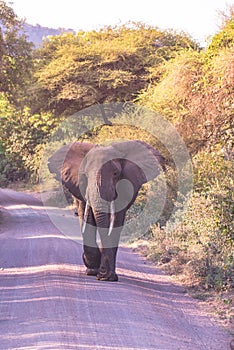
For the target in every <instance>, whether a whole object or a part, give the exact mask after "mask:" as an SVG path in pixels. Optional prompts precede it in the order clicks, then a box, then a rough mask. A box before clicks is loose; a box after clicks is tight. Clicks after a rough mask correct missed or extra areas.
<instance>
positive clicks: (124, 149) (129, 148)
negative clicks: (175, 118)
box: [112, 140, 165, 184]
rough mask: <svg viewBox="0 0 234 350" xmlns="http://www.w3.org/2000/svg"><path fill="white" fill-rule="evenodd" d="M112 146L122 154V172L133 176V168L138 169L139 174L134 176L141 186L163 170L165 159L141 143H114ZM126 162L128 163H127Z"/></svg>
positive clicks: (147, 145)
mask: <svg viewBox="0 0 234 350" xmlns="http://www.w3.org/2000/svg"><path fill="white" fill-rule="evenodd" d="M112 146H113V147H115V148H117V149H118V150H119V151H120V152H121V153H122V157H123V159H125V160H126V161H125V162H124V163H125V165H124V167H123V172H125V173H127V172H128V173H129V172H131V173H132V175H131V176H133V174H134V166H135V165H137V166H138V168H140V170H141V174H139V171H138V172H136V176H138V182H141V184H143V183H145V182H147V181H150V180H152V179H154V178H155V177H157V176H158V175H159V173H160V172H161V170H162V169H163V168H164V162H165V159H164V158H163V156H162V155H161V154H160V153H159V151H157V150H156V149H154V148H153V147H151V146H150V145H149V144H147V143H145V142H143V141H138V140H137V141H125V142H116V143H113V144H112ZM127 160H128V161H130V162H127ZM133 163H134V164H133ZM135 168H136V167H135ZM139 177H140V178H139Z"/></svg>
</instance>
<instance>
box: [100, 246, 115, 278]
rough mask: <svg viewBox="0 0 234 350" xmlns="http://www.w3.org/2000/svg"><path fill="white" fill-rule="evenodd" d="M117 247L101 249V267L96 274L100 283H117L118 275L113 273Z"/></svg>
mask: <svg viewBox="0 0 234 350" xmlns="http://www.w3.org/2000/svg"><path fill="white" fill-rule="evenodd" d="M117 250H118V247H113V248H102V256H101V265H100V268H99V272H98V274H97V279H98V280H100V281H111V282H115V281H118V275H117V274H116V272H115V268H116V255H117Z"/></svg>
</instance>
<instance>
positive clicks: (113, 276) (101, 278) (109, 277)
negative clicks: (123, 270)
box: [97, 272, 118, 282]
mask: <svg viewBox="0 0 234 350" xmlns="http://www.w3.org/2000/svg"><path fill="white" fill-rule="evenodd" d="M97 279H98V280H99V281H109V282H117V281H118V275H117V274H116V273H115V272H112V273H111V274H105V273H101V272H99V273H98V274H97Z"/></svg>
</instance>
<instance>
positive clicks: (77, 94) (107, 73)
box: [32, 23, 197, 116]
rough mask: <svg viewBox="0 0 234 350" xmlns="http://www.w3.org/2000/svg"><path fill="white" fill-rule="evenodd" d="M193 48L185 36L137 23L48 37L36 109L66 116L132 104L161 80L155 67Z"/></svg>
mask: <svg viewBox="0 0 234 350" xmlns="http://www.w3.org/2000/svg"><path fill="white" fill-rule="evenodd" d="M190 47H192V48H197V45H196V44H195V43H194V42H193V41H192V40H191V39H190V38H188V37H187V36H186V35H184V34H183V35H182V34H176V33H173V32H171V31H160V30H158V29H157V28H153V27H147V26H145V25H143V24H139V23H138V24H129V25H124V26H121V27H114V28H112V27H106V28H104V29H102V30H100V31H99V32H97V31H91V32H78V33H77V34H76V35H73V34H71V33H70V34H63V35H60V36H57V37H50V38H49V40H47V41H45V42H44V45H43V47H42V49H41V50H39V51H38V52H37V58H38V62H39V63H38V70H37V73H36V79H37V82H36V85H35V86H34V91H33V92H34V96H35V99H34V100H33V101H32V106H33V111H34V112H38V110H41V109H42V110H48V109H53V110H54V112H55V115H57V116H58V115H65V116H66V115H70V114H72V113H74V112H76V111H79V110H81V109H83V108H85V107H88V106H90V105H93V104H95V103H100V104H101V103H104V102H117V101H132V100H134V99H135V98H136V96H137V94H138V92H139V90H141V89H143V88H145V87H146V86H147V85H148V84H149V83H150V82H151V81H152V79H157V78H158V77H157V74H155V73H154V74H152V69H154V68H155V66H157V67H158V66H159V65H160V64H161V63H162V62H163V61H164V60H169V59H170V58H172V57H174V55H175V52H177V51H179V50H181V49H185V48H190ZM38 96H39V100H38ZM36 97H37V98H36ZM34 108H35V109H34Z"/></svg>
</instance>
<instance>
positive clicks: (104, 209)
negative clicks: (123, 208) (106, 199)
mask: <svg viewBox="0 0 234 350" xmlns="http://www.w3.org/2000/svg"><path fill="white" fill-rule="evenodd" d="M90 208H92V210H93V215H94V219H95V221H96V225H97V228H98V229H100V230H102V231H103V230H105V231H107V229H108V231H107V235H108V236H110V235H111V233H112V232H113V228H114V224H115V204H114V201H112V202H110V203H108V204H107V205H105V206H103V205H97V204H96V203H95V204H92V202H89V201H87V202H86V208H85V213H84V223H83V229H82V233H84V231H85V227H86V222H87V219H88V215H89V211H90Z"/></svg>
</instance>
